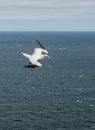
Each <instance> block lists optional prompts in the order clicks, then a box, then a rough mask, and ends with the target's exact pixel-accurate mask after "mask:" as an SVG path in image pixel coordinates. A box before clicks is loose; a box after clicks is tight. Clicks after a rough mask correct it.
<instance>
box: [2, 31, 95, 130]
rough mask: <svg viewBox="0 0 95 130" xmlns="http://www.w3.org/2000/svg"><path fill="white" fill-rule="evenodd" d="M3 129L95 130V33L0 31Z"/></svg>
mask: <svg viewBox="0 0 95 130" xmlns="http://www.w3.org/2000/svg"><path fill="white" fill-rule="evenodd" d="M37 39H38V40H39V41H40V42H41V43H42V44H43V45H44V46H45V48H46V49H47V50H48V52H49V56H50V59H45V60H44V61H42V62H41V63H42V65H43V66H42V67H41V68H35V69H33V68H32V69H31V68H25V67H24V66H25V65H27V64H28V63H29V61H28V59H26V58H25V57H23V56H22V54H21V52H25V53H29V54H32V53H33V50H34V48H36V47H39V45H38V44H37V42H36V40H37ZM0 130H95V32H0Z"/></svg>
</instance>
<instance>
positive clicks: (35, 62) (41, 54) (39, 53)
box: [22, 40, 49, 68]
mask: <svg viewBox="0 0 95 130" xmlns="http://www.w3.org/2000/svg"><path fill="white" fill-rule="evenodd" d="M37 43H38V44H39V45H40V47H41V48H35V49H34V53H33V54H32V55H29V54H26V53H24V52H22V55H23V56H25V57H26V58H28V59H29V61H30V63H29V64H28V65H26V66H24V67H28V68H35V67H41V66H42V64H41V63H40V62H39V61H41V60H43V59H45V58H47V57H49V56H48V51H47V50H46V49H45V48H44V46H43V45H42V44H41V43H40V42H39V41H38V40H37Z"/></svg>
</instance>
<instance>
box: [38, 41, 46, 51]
mask: <svg viewBox="0 0 95 130" xmlns="http://www.w3.org/2000/svg"><path fill="white" fill-rule="evenodd" d="M36 41H37V43H38V44H39V45H40V47H41V48H42V49H44V50H45V47H44V46H43V45H42V44H41V43H40V42H39V41H38V40H36Z"/></svg>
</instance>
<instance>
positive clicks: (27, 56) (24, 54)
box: [22, 52, 31, 59]
mask: <svg viewBox="0 0 95 130" xmlns="http://www.w3.org/2000/svg"><path fill="white" fill-rule="evenodd" d="M22 55H23V56H25V57H26V58H28V59H30V57H31V55H29V54H26V53H24V52H22Z"/></svg>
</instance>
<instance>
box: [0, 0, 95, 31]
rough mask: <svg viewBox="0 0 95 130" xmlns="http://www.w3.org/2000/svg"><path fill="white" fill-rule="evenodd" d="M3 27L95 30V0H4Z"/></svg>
mask: <svg viewBox="0 0 95 130" xmlns="http://www.w3.org/2000/svg"><path fill="white" fill-rule="evenodd" d="M0 31H95V0H0Z"/></svg>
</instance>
